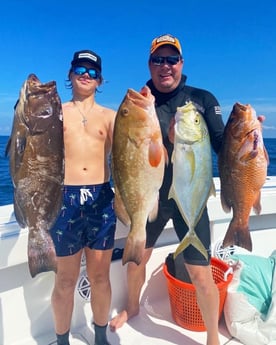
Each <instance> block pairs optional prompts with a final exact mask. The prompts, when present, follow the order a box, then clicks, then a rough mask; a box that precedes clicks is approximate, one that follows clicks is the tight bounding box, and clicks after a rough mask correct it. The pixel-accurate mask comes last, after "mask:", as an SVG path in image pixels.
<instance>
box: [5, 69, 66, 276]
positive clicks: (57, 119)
mask: <svg viewBox="0 0 276 345" xmlns="http://www.w3.org/2000/svg"><path fill="white" fill-rule="evenodd" d="M6 154H7V155H9V159H10V174H11V178H12V181H13V185H14V213H15V217H16V220H17V222H18V223H19V225H20V226H21V227H22V228H26V227H27V228H28V231H29V236H28V263H29V270H30V274H31V276H32V277H35V276H36V275H37V274H38V273H41V272H46V271H51V270H53V271H56V254H55V249H54V245H53V242H52V239H51V236H50V233H49V229H50V228H51V226H52V225H53V223H54V221H55V219H56V217H57V215H58V213H59V211H60V208H61V203H62V185H63V180H64V143H63V122H62V107H61V101H60V98H59V96H58V93H57V88H56V83H55V82H54V81H51V82H48V83H45V84H43V83H41V82H40V81H39V79H38V78H37V77H36V75H34V74H30V75H29V77H28V79H27V80H26V81H25V82H24V84H23V86H22V88H21V91H20V97H19V100H18V102H17V103H16V105H15V112H14V119H13V128H12V133H11V136H10V138H9V142H8V144H7V148H6Z"/></svg>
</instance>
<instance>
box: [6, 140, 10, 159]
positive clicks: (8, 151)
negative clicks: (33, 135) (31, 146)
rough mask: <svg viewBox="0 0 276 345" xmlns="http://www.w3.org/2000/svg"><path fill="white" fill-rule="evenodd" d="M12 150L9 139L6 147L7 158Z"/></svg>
mask: <svg viewBox="0 0 276 345" xmlns="http://www.w3.org/2000/svg"><path fill="white" fill-rule="evenodd" d="M10 150H11V137H9V140H8V142H7V145H6V149H5V157H8V156H9V154H10Z"/></svg>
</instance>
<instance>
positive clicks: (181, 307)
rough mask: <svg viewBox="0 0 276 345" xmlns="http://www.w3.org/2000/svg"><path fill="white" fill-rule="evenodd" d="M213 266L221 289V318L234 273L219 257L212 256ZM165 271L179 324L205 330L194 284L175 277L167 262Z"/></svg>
mask: <svg viewBox="0 0 276 345" xmlns="http://www.w3.org/2000/svg"><path fill="white" fill-rule="evenodd" d="M211 267H212V272H213V278H214V281H215V283H216V285H217V287H218V290H219V296H220V305H219V315H218V318H219V319H220V317H221V314H222V311H223V306H224V301H225V298H226V294H227V287H228V285H229V283H230V282H231V280H232V278H233V274H232V270H231V268H230V267H229V266H228V265H227V264H226V263H225V262H224V261H222V260H219V259H217V258H211ZM163 272H164V275H165V277H166V279H167V284H168V292H169V299H170V305H171V313H172V317H173V319H174V321H175V322H176V323H177V324H178V325H179V326H181V327H184V328H186V329H189V330H192V331H198V332H201V331H205V330H206V328H205V324H204V322H203V320H202V317H201V312H200V310H199V307H198V304H197V300H196V292H195V287H194V285H193V284H190V283H185V282H183V281H180V280H178V279H176V278H174V277H173V276H172V275H171V274H170V273H169V272H168V270H167V265H166V264H164V266H163Z"/></svg>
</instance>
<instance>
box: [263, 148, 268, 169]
mask: <svg viewBox="0 0 276 345" xmlns="http://www.w3.org/2000/svg"><path fill="white" fill-rule="evenodd" d="M264 155H265V159H266V161H267V165H269V155H268V152H267V150H266V148H265V147H264Z"/></svg>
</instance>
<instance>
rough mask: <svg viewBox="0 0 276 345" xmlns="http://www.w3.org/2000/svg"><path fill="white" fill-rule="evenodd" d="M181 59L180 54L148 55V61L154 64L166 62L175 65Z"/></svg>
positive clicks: (158, 64)
mask: <svg viewBox="0 0 276 345" xmlns="http://www.w3.org/2000/svg"><path fill="white" fill-rule="evenodd" d="M180 60H181V56H180V55H171V56H158V55H153V56H151V57H150V61H151V63H152V64H153V65H155V66H160V65H163V64H164V63H167V64H168V65H172V66H173V65H176V64H177V63H178V62H179V61H180Z"/></svg>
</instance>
